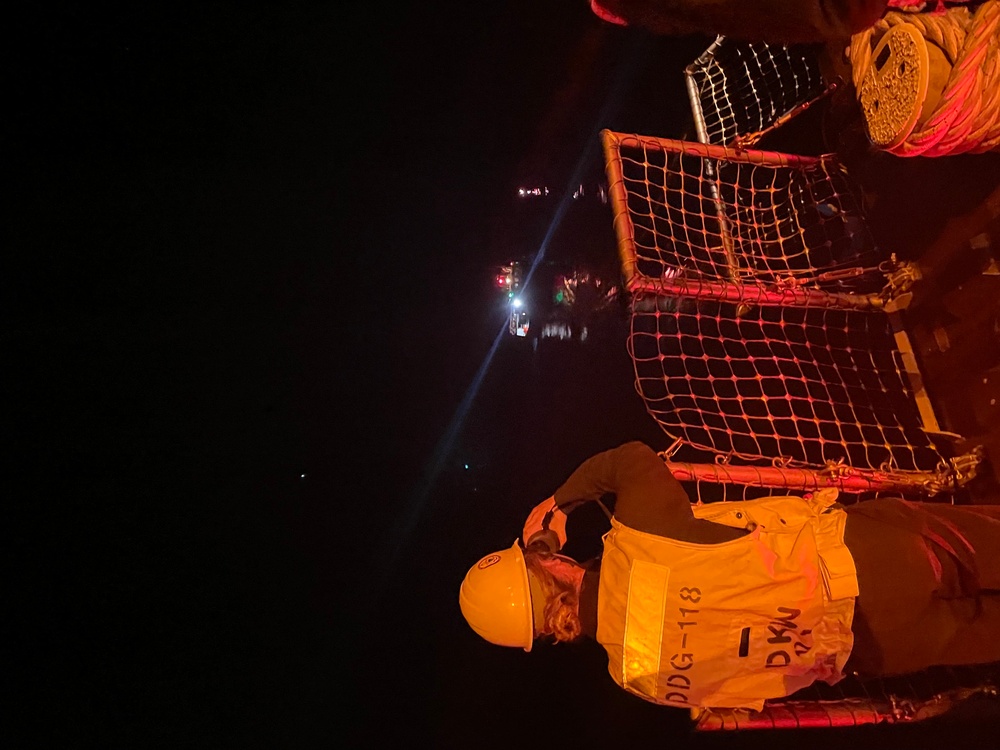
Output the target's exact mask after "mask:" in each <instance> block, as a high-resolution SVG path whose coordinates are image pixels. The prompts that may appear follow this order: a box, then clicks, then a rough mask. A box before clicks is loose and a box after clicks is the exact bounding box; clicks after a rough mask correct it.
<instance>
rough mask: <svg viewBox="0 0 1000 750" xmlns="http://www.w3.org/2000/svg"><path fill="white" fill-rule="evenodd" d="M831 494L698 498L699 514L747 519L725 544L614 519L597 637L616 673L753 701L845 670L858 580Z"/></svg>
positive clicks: (664, 700)
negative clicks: (673, 535) (683, 539)
mask: <svg viewBox="0 0 1000 750" xmlns="http://www.w3.org/2000/svg"><path fill="white" fill-rule="evenodd" d="M836 497H837V491H836V490H823V491H822V492H819V493H816V495H815V496H813V497H812V498H811V499H810V500H806V499H803V498H799V497H775V498H764V499H761V500H748V501H736V502H718V503H710V504H707V505H698V506H695V507H694V508H693V510H694V514H695V516H697V517H698V518H703V519H706V520H710V521H713V522H715V523H720V524H724V525H726V526H734V527H737V528H746V529H749V530H750V531H749V533H748V534H747V535H746V536H743V537H741V538H739V539H734V540H732V541H728V542H722V543H720V544H694V543H690V542H681V541H677V540H674V539H667V538H664V537H660V536H656V535H654V534H648V533H645V532H642V531H637V530H635V529H632V528H629V527H628V526H625V525H624V524H622V523H620V522H619V521H618V520H617V519H613V520H612V523H611V529H610V530H609V531H608V532H607V534H605V537H604V554H603V558H602V562H601V579H600V588H599V593H598V619H597V640H598V641H599V642H600V643H601V645H602V646H603V647H604V649H605V651H607V654H608V669H609V671H610V673H611V676H612V678H614V680H615V682H616V683H617V684H618V685H620V686H621V687H622V688H624V689H625V690H627V691H628V692H630V693H634V694H635V695H638V696H639V697H641V698H644V699H645V700H648V701H651V702H653V703H659V704H663V705H669V706H678V707H682V708H694V707H705V708H748V709H754V710H760V709H761V708H762V707H763V704H764V701H765V700H766V699H768V698H779V697H783V696H787V695H790V694H792V693H794V692H795V691H797V690H799V689H801V688H803V687H806V686H807V685H809V684H811V683H812V682H814V681H816V680H823V681H824V682H827V683H829V684H831V685H832V684H835V683H837V682H839V681H840V680H841V679H842V678H843V668H844V665H845V663H846V662H847V657H848V656H850V653H851V648H852V647H853V645H854V637H853V635H852V633H851V621H852V619H853V617H854V598H855V597H856V596H857V594H858V581H857V572H856V570H855V567H854V560H853V558H852V557H851V554H850V552H849V551H848V549H847V546H846V545H845V544H844V526H845V523H846V521H847V514H846V513H845V512H844V511H843V509H841V508H839V507H836V508H835V507H830V506H831V505H832V504H833V502H834V501H835V500H836Z"/></svg>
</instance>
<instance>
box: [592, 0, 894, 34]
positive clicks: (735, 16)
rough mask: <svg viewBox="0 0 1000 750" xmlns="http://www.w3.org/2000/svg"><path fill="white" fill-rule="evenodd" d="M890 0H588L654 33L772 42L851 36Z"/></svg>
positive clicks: (603, 13) (617, 19)
mask: <svg viewBox="0 0 1000 750" xmlns="http://www.w3.org/2000/svg"><path fill="white" fill-rule="evenodd" d="M887 5H888V0H590V7H591V9H592V10H593V12H594V13H595V14H596V15H598V16H599V17H600V18H602V19H604V20H605V21H609V22H610V23H615V24H619V25H627V26H639V27H641V28H644V29H646V30H647V31H650V32H652V33H654V34H662V35H667V36H684V35H687V34H707V35H710V36H716V35H719V34H721V35H723V36H726V37H729V38H732V39H741V40H744V41H749V42H768V43H773V44H792V43H803V42H830V41H840V40H848V39H850V37H851V36H852V35H853V34H856V33H858V32H859V31H864V30H865V29H867V28H868V27H870V26H872V25H873V24H874V23H875V22H876V21H878V20H879V18H881V17H882V15H883V14H884V13H885V10H886V7H887Z"/></svg>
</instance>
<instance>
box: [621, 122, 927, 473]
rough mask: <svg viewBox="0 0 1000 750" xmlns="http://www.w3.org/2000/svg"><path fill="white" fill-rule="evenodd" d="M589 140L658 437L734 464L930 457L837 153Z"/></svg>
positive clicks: (871, 464)
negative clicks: (598, 148)
mask: <svg viewBox="0 0 1000 750" xmlns="http://www.w3.org/2000/svg"><path fill="white" fill-rule="evenodd" d="M603 138H604V147H605V158H606V163H607V168H608V175H609V186H610V196H611V201H612V206H613V210H614V215H615V228H616V232H617V235H618V240H619V254H620V257H621V261H622V267H623V271H624V275H625V278H626V282H627V284H628V287H629V289H630V291H631V292H632V294H633V298H632V316H631V332H630V335H629V351H630V353H631V355H632V360H633V363H634V367H635V374H636V387H637V390H638V391H639V393H640V395H641V396H642V398H643V400H644V403H645V405H646V409H647V411H648V412H649V414H650V415H651V416H652V417H653V418H654V419H655V420H656V422H657V423H658V424H659V425H660V426H661V427H662V428H663V429H664V431H665V432H666V433H667V434H669V435H671V436H672V437H674V438H679V439H680V440H681V441H683V443H685V444H686V445H688V446H692V447H695V448H698V449H701V450H704V451H709V452H710V453H711V454H712V455H714V456H717V457H719V456H721V457H724V458H725V459H726V460H734V459H736V460H739V461H741V462H768V463H774V462H780V464H781V465H786V466H810V467H816V468H817V469H823V468H826V467H829V466H830V465H836V464H839V465H844V466H848V467H854V468H862V469H871V470H877V469H891V470H893V471H898V472H928V471H934V470H935V469H936V468H938V466H939V465H940V464H941V463H942V461H943V460H944V459H943V456H942V453H941V452H940V451H939V450H938V448H937V447H936V446H935V444H934V441H933V439H932V436H931V432H930V431H929V430H928V429H927V428H928V427H931V428H933V429H936V424H935V425H928V424H927V423H926V422H927V418H928V417H931V418H932V414H930V413H929V412H928V410H926V409H923V410H922V409H921V406H922V403H921V401H920V399H921V398H922V397H923V394H922V393H921V392H918V391H915V390H914V388H913V387H912V385H911V377H910V376H911V374H915V373H912V372H911V370H912V369H913V368H912V362H910V361H909V360H908V359H907V358H906V357H905V356H904V355H903V353H902V352H901V351H900V349H899V342H900V338H899V332H897V331H896V330H894V328H893V326H892V320H891V317H890V316H889V315H887V314H886V313H885V312H884V311H883V310H881V309H879V308H878V306H877V305H875V304H872V298H873V296H876V295H875V294H873V293H874V292H876V291H878V290H882V289H883V288H884V285H885V282H886V276H885V275H884V274H883V272H882V270H881V269H882V267H883V266H882V265H881V264H882V261H883V259H882V258H881V256H880V253H879V251H878V249H877V248H876V247H875V246H874V243H873V241H872V238H871V236H870V234H869V232H868V230H867V226H866V224H865V221H864V216H863V211H862V207H861V205H860V203H859V201H858V200H857V199H856V198H855V192H854V190H853V189H852V183H851V182H850V180H849V178H848V175H847V173H846V171H845V170H844V168H843V167H842V165H840V164H839V163H837V162H836V160H835V159H833V158H832V157H822V158H813V157H794V156H790V155H783V154H774V153H769V152H760V151H752V150H740V151H737V150H734V149H727V148H723V147H718V146H707V145H703V144H693V143H685V142H681V141H672V140H669V139H657V138H649V137H644V136H643V137H640V136H634V135H624V134H620V133H611V132H609V131H605V132H604V133H603ZM858 271H862V272H863V273H861V274H858V273H857V272H858ZM788 290H793V291H796V292H798V293H799V294H800V297H798V298H795V297H791V298H789V299H788V300H784V299H782V297H781V295H782V294H783V292H785V291H788ZM769 295H771V296H769ZM801 295H804V296H801ZM809 295H812V296H809ZM852 302H853V304H850V303H852ZM866 303H868V304H866ZM925 479H926V478H925V477H924V478H921V479H920V480H917V481H915V482H914V484H916V485H920V484H923V483H924V482H925Z"/></svg>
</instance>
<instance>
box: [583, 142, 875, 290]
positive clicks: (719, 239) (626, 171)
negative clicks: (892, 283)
mask: <svg viewBox="0 0 1000 750" xmlns="http://www.w3.org/2000/svg"><path fill="white" fill-rule="evenodd" d="M602 137H603V140H604V148H605V154H606V161H607V164H608V169H609V181H610V182H611V186H612V188H613V189H614V188H617V189H618V192H619V196H618V197H619V199H621V201H622V202H621V204H620V205H619V206H618V207H617V209H616V214H615V220H616V222H617V221H622V222H624V223H625V226H623V227H622V229H624V230H626V231H627V232H628V233H629V237H628V240H629V242H630V244H631V245H633V246H634V251H633V252H632V253H631V254H630V256H629V258H627V259H625V260H626V262H627V263H629V264H630V265H633V264H634V268H632V269H626V271H627V272H629V273H630V275H638V276H643V277H646V278H650V279H659V280H671V279H678V280H679V281H686V282H688V283H689V284H690V283H692V282H696V281H703V282H712V281H731V282H736V283H741V284H747V283H777V284H780V285H782V286H784V287H789V288H791V287H811V288H815V289H825V290H827V291H833V292H845V291H847V292H849V291H857V290H865V289H866V287H865V284H864V283H859V282H858V281H857V279H858V277H860V276H864V275H868V279H867V291H868V292H871V291H874V290H875V289H878V288H880V287H881V286H882V284H883V283H884V278H882V275H881V274H878V273H877V272H878V264H879V262H880V261H881V260H882V259H880V258H879V254H878V251H877V248H876V246H875V242H874V240H873V238H872V235H871V233H870V231H869V230H868V227H867V224H866V223H865V221H864V219H863V210H862V206H861V204H860V201H859V199H858V198H857V195H858V192H857V191H856V189H855V186H854V185H853V183H852V182H851V180H850V178H849V176H848V174H847V171H846V169H845V168H844V167H843V165H841V164H840V163H839V162H837V161H836V160H835V159H834V158H833V157H831V156H827V157H809V156H792V155H788V154H779V153H776V152H768V151H751V150H736V149H729V148H725V147H719V146H711V145H701V144H697V143H690V142H686V141H676V140H671V139H663V138H650V137H646V136H638V135H625V134H618V133H612V132H610V131H604V133H603V135H602ZM873 274H874V276H873ZM873 284H875V285H876V286H873Z"/></svg>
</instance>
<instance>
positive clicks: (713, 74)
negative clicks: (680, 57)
mask: <svg viewBox="0 0 1000 750" xmlns="http://www.w3.org/2000/svg"><path fill="white" fill-rule="evenodd" d="M684 73H685V77H686V79H687V86H688V96H689V98H690V100H691V108H692V110H693V113H694V117H695V123H696V125H697V126H698V140H700V141H701V142H702V143H715V144H718V145H724V146H725V145H732V144H733V143H736V142H737V141H739V142H740V143H743V144H744V145H750V144H751V143H752V142H753V141H755V140H757V138H758V137H759V136H760V135H762V134H763V133H764V132H766V131H768V130H770V129H772V128H773V127H775V126H776V125H778V124H779V123H780V122H781V121H783V119H784V118H786V117H789V116H790V115H791V114H792V113H793V112H795V111H796V110H797V109H798V108H801V107H804V106H806V105H807V104H809V103H810V102H812V101H814V100H816V99H817V98H819V97H820V96H821V95H823V94H824V93H825V91H824V84H823V79H822V76H821V74H820V69H819V61H818V58H817V56H816V54H815V50H814V49H813V48H811V47H808V46H803V45H797V46H796V45H793V46H780V45H770V44H766V43H764V42H746V41H741V40H735V39H727V38H725V37H722V36H719V37H717V38H716V40H715V41H714V42H713V43H712V44H711V46H709V48H708V49H707V50H705V52H704V53H702V54H701V55H700V56H699V57H698V59H696V60H695V61H694V62H692V63H691V64H690V65H688V66H687V68H686V69H685V71H684Z"/></svg>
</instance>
